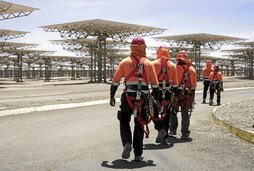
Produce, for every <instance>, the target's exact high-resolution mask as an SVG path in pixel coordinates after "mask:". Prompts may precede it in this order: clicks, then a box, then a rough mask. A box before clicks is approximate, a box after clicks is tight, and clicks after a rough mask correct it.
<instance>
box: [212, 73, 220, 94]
mask: <svg viewBox="0 0 254 171" xmlns="http://www.w3.org/2000/svg"><path fill="white" fill-rule="evenodd" d="M213 73H214V74H213V81H219V79H218V77H217V72H215V71H214V72H213ZM211 84H212V85H213V86H211V88H212V89H214V90H215V94H216V95H218V94H219V93H220V92H219V90H220V89H221V88H220V82H218V85H219V86H218V88H217V86H216V83H211Z"/></svg>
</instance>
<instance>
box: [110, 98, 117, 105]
mask: <svg viewBox="0 0 254 171" xmlns="http://www.w3.org/2000/svg"><path fill="white" fill-rule="evenodd" d="M109 104H110V106H115V104H116V99H115V98H114V97H111V98H110V101H109Z"/></svg>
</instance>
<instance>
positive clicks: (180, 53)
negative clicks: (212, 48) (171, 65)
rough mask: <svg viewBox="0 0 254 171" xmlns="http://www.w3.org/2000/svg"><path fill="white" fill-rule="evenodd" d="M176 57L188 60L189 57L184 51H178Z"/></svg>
mask: <svg viewBox="0 0 254 171" xmlns="http://www.w3.org/2000/svg"><path fill="white" fill-rule="evenodd" d="M176 57H177V58H178V57H179V58H186V59H189V56H188V54H187V52H186V51H179V52H178V53H177V56H176Z"/></svg>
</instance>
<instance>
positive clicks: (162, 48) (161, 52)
mask: <svg viewBox="0 0 254 171" xmlns="http://www.w3.org/2000/svg"><path fill="white" fill-rule="evenodd" d="M156 54H157V59H159V58H161V57H162V56H164V57H166V58H169V59H170V56H169V49H168V47H167V46H160V47H159V48H158V49H157V52H156Z"/></svg>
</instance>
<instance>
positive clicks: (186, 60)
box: [176, 51, 192, 65]
mask: <svg viewBox="0 0 254 171" xmlns="http://www.w3.org/2000/svg"><path fill="white" fill-rule="evenodd" d="M176 59H177V60H178V61H182V62H184V63H186V64H187V65H192V62H191V60H189V56H188V54H187V52H186V51H179V52H178V53H177V56H176Z"/></svg>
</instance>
